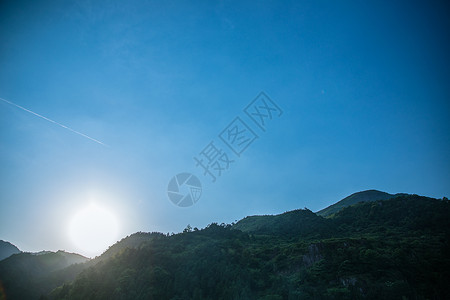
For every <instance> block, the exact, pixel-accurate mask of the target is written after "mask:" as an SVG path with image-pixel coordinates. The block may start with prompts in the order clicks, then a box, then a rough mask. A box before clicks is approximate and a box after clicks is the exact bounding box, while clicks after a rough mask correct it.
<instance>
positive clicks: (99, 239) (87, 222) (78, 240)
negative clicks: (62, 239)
mask: <svg viewBox="0 0 450 300" xmlns="http://www.w3.org/2000/svg"><path fill="white" fill-rule="evenodd" d="M117 234H118V222H117V218H116V217H115V216H114V214H112V213H111V212H110V211H109V210H107V209H105V208H103V207H101V206H99V205H97V204H94V203H91V204H89V205H88V206H87V207H85V208H84V209H82V210H80V211H78V212H77V213H76V214H75V215H74V216H73V217H72V219H71V220H70V224H69V235H70V238H71V240H72V242H73V243H74V245H75V246H76V247H77V249H78V251H82V252H83V254H84V255H87V256H90V257H93V256H96V255H100V254H101V253H102V252H103V251H105V250H106V249H108V246H111V245H112V244H114V243H115V242H116V240H117Z"/></svg>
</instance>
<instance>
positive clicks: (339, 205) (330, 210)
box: [316, 189, 408, 217]
mask: <svg viewBox="0 0 450 300" xmlns="http://www.w3.org/2000/svg"><path fill="white" fill-rule="evenodd" d="M406 195H408V194H405V193H397V194H389V193H386V192H382V191H378V190H374V189H372V190H365V191H360V192H356V193H353V194H351V195H350V196H347V197H345V198H343V199H342V200H340V201H338V202H336V203H334V204H331V205H330V206H327V207H325V208H323V209H321V210H319V211H317V212H316V214H317V215H319V216H322V217H328V216H330V215H332V214H334V213H336V212H338V211H339V210H341V209H343V208H344V207H347V206H350V205H354V204H357V203H360V202H373V201H377V200H389V199H393V198H395V197H398V196H406Z"/></svg>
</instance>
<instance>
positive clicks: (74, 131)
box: [0, 98, 109, 147]
mask: <svg viewBox="0 0 450 300" xmlns="http://www.w3.org/2000/svg"><path fill="white" fill-rule="evenodd" d="M0 100H2V101H4V102H6V103H8V104H11V105H13V106H15V107H18V108H20V109H23V110H24V111H27V112H29V113H31V114H33V115H35V116H37V117H39V118H42V119H44V120H47V121H49V122H52V123H54V124H56V125H59V126H61V127H62V128H65V129H68V130H70V131H72V132H73V133H76V134H79V135H81V136H84V137H85V138H88V139H90V140H91V141H94V142H96V143H99V144H100V145H103V146H105V147H109V146H108V145H106V144H105V143H102V142H100V141H99V140H96V139H94V138H91V137H90V136H88V135H85V134H84V133H81V132H79V131H76V130H74V129H72V128H70V127H67V126H66V125H63V124H61V123H58V122H56V121H53V120H52V119H49V118H46V117H44V116H42V115H40V114H38V113H35V112H34V111H31V110H29V109H26V108H25V107H22V106H20V105H17V104H15V103H12V102H11V101H8V100H6V99H3V98H0Z"/></svg>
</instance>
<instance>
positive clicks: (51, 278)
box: [0, 191, 450, 300]
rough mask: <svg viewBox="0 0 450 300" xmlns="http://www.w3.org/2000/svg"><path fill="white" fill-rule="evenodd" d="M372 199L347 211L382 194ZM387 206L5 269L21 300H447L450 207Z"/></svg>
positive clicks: (128, 241) (405, 200)
mask: <svg viewBox="0 0 450 300" xmlns="http://www.w3.org/2000/svg"><path fill="white" fill-rule="evenodd" d="M364 193H365V194H366V196H367V195H369V194H372V195H370V196H367V197H362V196H361V193H357V194H354V195H357V196H354V195H352V196H353V197H352V196H350V197H347V198H350V200H349V201H347V202H346V204H349V203H351V202H352V201H355V198H359V199H361V198H364V199H373V198H374V197H379V195H380V194H379V193H381V192H376V193H373V192H372V191H368V192H363V193H362V194H363V195H364ZM375 194H378V195H375ZM387 195H388V196H389V194H387ZM372 196H373V197H372ZM385 196H386V195H385ZM347 198H345V199H347ZM386 198H388V199H389V200H368V201H366V202H360V201H357V202H356V204H349V206H345V207H344V206H343V207H342V208H341V209H340V210H338V211H337V212H335V213H333V214H331V215H328V216H327V218H324V217H321V216H319V215H316V214H314V213H313V212H311V211H310V210H308V209H299V210H294V211H289V212H286V213H283V214H280V215H275V216H251V217H246V218H244V219H242V220H240V221H239V222H237V223H236V224H234V225H227V224H220V225H218V224H217V223H212V224H210V225H208V226H207V227H206V228H204V229H201V230H197V229H194V230H192V228H190V227H189V226H188V227H186V229H185V230H184V231H183V232H182V233H179V234H174V235H170V236H169V235H164V234H161V233H143V232H138V233H135V234H133V235H130V236H128V237H126V238H124V239H122V240H121V241H119V242H118V243H116V244H114V245H112V246H111V247H110V248H109V249H108V250H107V251H105V253H103V254H102V255H101V256H99V257H97V258H95V259H93V260H89V261H86V262H84V263H81V264H74V265H71V266H69V267H64V264H61V263H58V262H59V261H60V259H61V257H63V256H64V255H66V254H59V255H58V253H59V252H58V253H51V254H42V255H31V254H25V253H22V254H18V255H14V256H11V257H10V258H8V259H5V260H4V261H1V262H0V280H1V282H3V285H4V291H5V293H6V295H7V297H8V298H7V299H12V300H14V299H39V298H40V297H42V298H41V299H171V300H175V299H256V300H259V299H266V300H267V299H446V297H447V295H449V294H450V286H449V285H448V282H449V280H450V219H449V218H448V216H449V214H450V201H448V200H447V199H442V200H440V199H432V198H427V197H421V196H417V195H405V194H402V195H399V196H397V197H394V198H391V197H390V196H389V197H387V196H386ZM345 199H344V200H345ZM347 200H348V199H347ZM341 204H342V203H341ZM48 255H50V256H48ZM55 255H56V256H55ZM43 258H46V259H44V261H46V262H45V263H43V262H42V259H43ZM78 259H80V262H82V261H83V259H82V258H80V257H78ZM52 262H53V263H52ZM24 287H25V288H24ZM0 299H1V291H0Z"/></svg>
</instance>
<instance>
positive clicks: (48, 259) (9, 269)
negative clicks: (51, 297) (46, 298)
mask: <svg viewBox="0 0 450 300" xmlns="http://www.w3.org/2000/svg"><path fill="white" fill-rule="evenodd" d="M87 260H88V259H87V258H85V257H83V256H81V255H78V254H73V253H67V252H63V251H58V252H48V253H42V254H31V253H20V254H15V255H13V256H11V257H9V258H7V259H5V260H2V261H1V262H0V283H1V284H2V286H3V288H4V291H5V293H6V295H7V299H33V298H37V297H38V296H39V295H40V294H43V293H47V292H48V291H50V290H51V289H53V288H55V287H57V286H58V285H60V284H62V283H64V282H66V281H71V280H73V279H74V278H75V275H77V274H78V273H79V272H80V271H81V268H80V267H81V263H83V262H86V261H87ZM69 266H70V267H69ZM67 267H69V268H67ZM63 269H64V272H61V271H62V270H63ZM0 299H1V297H0Z"/></svg>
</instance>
